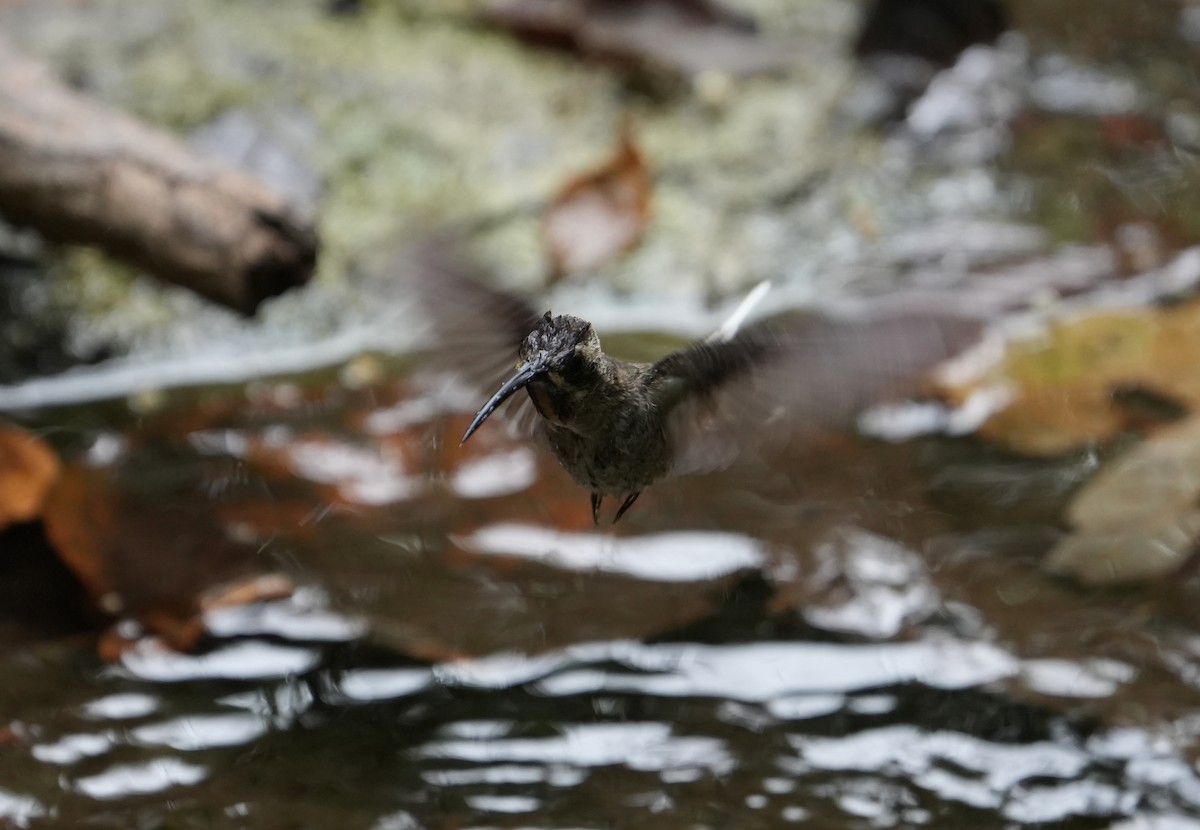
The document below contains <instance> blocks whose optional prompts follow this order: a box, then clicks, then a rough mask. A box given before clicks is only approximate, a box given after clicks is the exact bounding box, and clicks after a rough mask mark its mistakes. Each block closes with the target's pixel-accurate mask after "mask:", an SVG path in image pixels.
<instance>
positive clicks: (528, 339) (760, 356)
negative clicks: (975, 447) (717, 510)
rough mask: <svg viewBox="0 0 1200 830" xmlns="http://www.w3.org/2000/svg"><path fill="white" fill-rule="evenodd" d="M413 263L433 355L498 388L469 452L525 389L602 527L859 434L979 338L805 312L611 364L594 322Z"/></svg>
mask: <svg viewBox="0 0 1200 830" xmlns="http://www.w3.org/2000/svg"><path fill="white" fill-rule="evenodd" d="M406 267H408V268H409V269H410V272H411V274H412V275H413V276H414V279H413V281H412V285H413V287H414V288H415V293H416V294H417V297H418V299H419V300H420V302H421V304H422V305H423V306H424V310H425V311H426V312H427V314H428V316H429V318H430V319H431V321H432V323H433V325H434V327H435V329H436V331H437V336H438V345H439V351H440V353H441V354H442V355H443V356H449V357H450V363H451V365H452V366H453V367H454V368H455V369H456V370H457V371H458V372H459V373H460V374H463V375H465V376H466V377H467V379H468V380H469V381H472V383H473V385H475V386H477V387H480V388H484V387H489V384H490V387H489V388H491V389H494V390H495V391H494V393H493V394H492V395H491V397H490V398H489V399H488V400H487V402H486V403H484V404H483V406H482V407H480V409H479V410H478V412H477V413H476V414H475V417H474V418H473V419H472V421H471V423H470V425H469V426H468V427H467V430H466V432H465V433H464V435H463V437H462V443H466V441H468V440H469V439H470V438H471V436H472V435H474V434H475V432H476V431H477V430H478V429H480V427H481V426H482V425H483V424H484V423H485V422H486V421H487V420H488V419H489V418H490V417H491V416H492V415H493V414H494V413H495V412H496V410H497V409H499V408H500V407H501V406H502V405H503V404H505V402H507V401H510V400H512V399H514V398H515V397H516V396H518V395H519V393H522V392H523V393H524V397H525V403H527V404H528V407H521V408H519V409H518V412H517V413H515V417H516V420H517V421H518V422H523V423H525V424H528V425H529V426H528V428H530V429H531V431H532V432H533V434H534V435H535V436H536V437H537V438H538V439H540V442H541V443H543V444H545V445H546V446H548V448H549V449H550V451H551V452H552V453H553V454H554V455H555V457H556V458H557V459H558V461H559V463H560V464H561V465H562V466H563V468H565V469H566V471H567V472H568V473H569V474H570V476H571V477H572V478H573V479H574V480H575V481H576V482H577V483H578V484H580V485H581V486H583V487H584V488H586V489H587V490H589V491H590V493H591V507H592V519H593V521H594V522H595V523H596V524H599V522H600V513H601V508H602V505H603V501H604V499H606V498H610V497H612V498H616V499H617V500H618V507H617V509H616V512H615V514H614V516H613V519H612V522H613V523H614V524H615V523H616V522H618V521H619V520H620V519H621V517H622V516H624V515H625V513H626V512H627V511H628V510H629V509H630V507H632V506H633V504H634V502H636V501H637V499H638V497H639V496H640V495H641V493H642V492H643V490H645V488H646V487H648V486H650V485H652V484H654V483H656V482H658V481H661V480H662V479H664V478H667V477H669V476H678V475H689V474H695V473H704V472H711V471H715V470H719V469H724V468H726V467H728V466H730V465H731V464H732V463H733V462H734V461H736V460H737V459H738V457H739V456H742V455H745V454H747V453H748V452H749V451H750V450H751V449H753V448H755V447H761V446H763V445H765V444H766V443H768V442H769V440H770V437H771V436H775V437H778V436H780V435H783V436H786V435H788V434H790V433H793V432H796V431H818V430H828V431H837V430H845V429H847V428H849V429H853V427H854V423H855V419H856V418H857V416H858V415H859V414H860V413H861V412H862V411H863V410H865V409H867V408H869V407H870V406H872V405H875V404H878V403H882V402H884V401H888V400H895V399H898V398H908V397H912V396H913V395H914V394H915V393H917V392H918V391H919V390H920V384H921V382H922V376H923V375H924V373H925V372H926V371H927V370H929V369H931V368H932V367H933V366H934V365H936V364H937V363H940V362H941V361H943V360H945V359H947V358H948V357H950V356H952V355H954V354H956V353H957V352H958V351H959V350H961V349H962V348H963V347H965V346H966V345H968V344H970V343H971V342H973V341H974V340H975V339H976V338H977V337H978V336H979V334H980V332H981V329H982V327H981V324H980V322H979V321H978V320H977V319H975V318H971V317H966V316H963V315H960V314H955V313H930V312H923V313H913V312H908V313H900V314H895V313H893V314H889V315H886V316H882V317H877V318H873V319H839V318H836V317H830V316H825V315H821V314H816V313H806V314H800V315H793V316H785V317H780V318H772V319H768V320H764V321H760V322H755V323H753V324H750V325H747V326H745V327H740V328H739V327H738V326H737V325H727V326H722V328H721V329H719V330H718V332H717V333H715V334H714V335H713V336H710V337H709V338H706V339H703V340H697V341H695V342H693V343H690V344H689V345H686V346H684V347H683V348H680V349H678V350H676V351H674V352H671V353H670V354H668V355H666V356H665V357H663V358H662V359H660V360H658V361H656V362H653V363H637V362H630V361H625V360H621V359H619V358H617V357H614V356H612V355H609V354H608V353H606V352H605V351H604V349H603V347H602V346H601V342H600V338H599V336H598V335H597V333H596V331H595V329H594V328H593V326H592V324H591V323H589V322H588V321H587V320H585V319H583V318H581V317H576V316H573V315H570V314H559V315H554V314H552V313H551V312H550V311H545V312H543V313H540V314H539V312H538V310H537V309H536V308H535V307H534V306H533V305H532V304H531V303H530V302H529V301H528V300H526V299H525V298H523V297H521V296H520V295H518V294H515V293H512V292H509V291H505V290H502V289H499V288H496V287H495V286H494V285H493V284H491V281H490V280H489V279H488V278H487V276H486V274H484V273H483V272H481V271H480V270H478V269H476V268H475V267H474V266H472V265H470V264H468V263H466V262H465V261H463V260H459V259H454V258H449V257H447V256H446V254H445V253H444V252H442V251H440V250H434V249H432V248H431V247H427V248H426V249H425V250H423V251H421V252H420V253H419V255H418V256H417V257H416V258H415V259H413V260H410V261H408V262H407V263H406ZM745 305H746V304H745V303H744V304H743V308H742V309H739V313H738V314H736V315H735V317H737V316H740V314H742V313H744V311H745ZM738 322H740V321H738ZM506 366H507V367H510V368H509V369H508V371H509V373H510V374H509V375H508V377H507V379H504V380H502V382H500V379H501V378H503V376H504V372H505V367H506ZM521 409H526V410H527V409H532V415H531V416H530V414H529V413H528V412H527V411H526V412H524V413H523V412H522V411H521Z"/></svg>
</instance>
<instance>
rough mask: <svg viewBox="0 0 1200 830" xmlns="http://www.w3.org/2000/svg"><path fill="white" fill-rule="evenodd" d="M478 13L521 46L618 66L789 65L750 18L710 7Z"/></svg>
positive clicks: (535, 1)
mask: <svg viewBox="0 0 1200 830" xmlns="http://www.w3.org/2000/svg"><path fill="white" fill-rule="evenodd" d="M484 14H485V16H486V18H487V19H488V21H489V22H490V23H492V25H494V26H497V27H499V28H501V29H505V30H507V31H510V32H512V33H513V34H514V35H516V36H517V37H520V38H522V39H524V40H526V41H529V42H532V43H536V44H540V45H546V46H554V47H558V48H564V49H570V50H572V51H574V52H578V53H580V54H583V55H588V56H592V57H596V58H599V59H602V60H605V61H609V62H614V63H617V64H620V65H634V66H654V67H659V68H663V69H668V70H671V71H675V72H680V73H683V74H685V75H695V74H698V73H700V72H704V71H714V72H724V73H727V74H731V75H751V74H757V73H763V72H772V71H777V70H780V69H782V68H785V67H786V66H787V65H788V64H789V63H790V62H791V57H790V55H789V54H788V52H787V50H785V49H784V48H783V46H782V45H781V44H776V43H771V42H770V41H768V40H765V39H764V38H762V37H761V36H760V35H759V34H758V32H757V30H756V27H755V25H754V22H753V21H752V20H751V19H750V18H747V17H745V16H743V15H740V14H737V13H734V12H731V11H729V10H728V9H725V8H724V7H722V6H721V5H719V4H718V3H716V2H713V0H492V2H489V3H488V5H487V7H486V8H485V11H484Z"/></svg>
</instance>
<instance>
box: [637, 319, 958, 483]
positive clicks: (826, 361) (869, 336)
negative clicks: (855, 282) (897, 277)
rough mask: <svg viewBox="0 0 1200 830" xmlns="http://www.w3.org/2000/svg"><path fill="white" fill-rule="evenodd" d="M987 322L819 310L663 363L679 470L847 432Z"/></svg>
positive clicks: (913, 385)
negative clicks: (849, 315) (848, 315)
mask: <svg viewBox="0 0 1200 830" xmlns="http://www.w3.org/2000/svg"><path fill="white" fill-rule="evenodd" d="M981 332H982V324H981V323H980V321H978V320H975V319H972V318H968V317H963V316H955V315H937V314H911V313H910V314H904V315H893V316H889V317H884V318H876V319H836V318H830V317H822V316H817V315H806V316H803V317H799V318H792V319H780V320H771V321H766V322H761V323H757V324H754V325H752V326H750V327H748V328H745V329H743V330H742V331H740V332H738V333H737V334H736V335H734V336H733V337H732V338H730V339H729V340H726V341H724V342H709V341H704V342H700V343H694V344H692V345H691V346H688V347H687V348H684V349H681V350H680V351H677V352H675V353H673V354H671V355H668V356H667V357H666V358H664V359H663V360H661V361H659V362H658V363H656V364H655V365H654V366H653V367H652V368H651V369H650V372H651V373H652V374H653V375H654V376H657V377H658V378H660V382H661V381H665V382H663V383H662V389H663V394H662V397H661V398H660V403H661V404H662V405H663V406H665V407H666V408H667V410H668V412H669V414H668V416H667V426H666V430H667V440H668V442H669V443H670V445H671V448H672V453H673V456H674V460H673V465H672V472H673V473H675V474H676V475H686V474H689V473H701V472H708V471H712V470H718V469H723V468H725V467H728V466H729V465H730V464H732V463H733V462H734V461H735V460H737V458H738V457H739V456H740V455H741V454H743V453H745V452H747V451H755V450H760V449H762V448H764V447H769V446H771V445H772V444H776V445H782V444H784V443H786V442H787V441H788V440H789V439H790V438H792V437H794V436H795V435H796V434H798V433H802V432H813V431H849V430H853V429H854V427H855V422H856V419H857V418H858V416H859V414H861V413H862V412H863V410H865V409H867V408H869V407H871V406H874V405H877V404H880V403H883V402H885V401H891V400H897V399H902V398H908V397H912V396H914V395H916V394H918V393H919V392H920V391H921V385H922V382H923V380H924V377H925V375H926V373H927V372H928V371H929V370H930V369H932V368H933V367H934V366H936V365H937V364H938V363H940V362H942V361H943V360H946V359H947V358H949V357H951V356H953V355H954V354H956V353H958V352H959V351H961V350H962V349H963V348H965V347H966V346H967V345H969V344H971V343H973V342H975V340H977V339H978V338H979V336H980V334H981Z"/></svg>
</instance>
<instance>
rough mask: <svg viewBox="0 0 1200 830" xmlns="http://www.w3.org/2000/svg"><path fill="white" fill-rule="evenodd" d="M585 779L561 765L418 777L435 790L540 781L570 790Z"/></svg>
mask: <svg viewBox="0 0 1200 830" xmlns="http://www.w3.org/2000/svg"><path fill="white" fill-rule="evenodd" d="M585 777H586V775H585V773H584V772H583V771H582V770H578V769H575V768H574V767H568V766H564V765H561V764H552V765H549V766H543V765H538V766H523V765H521V764H496V765H495V766H490V767H464V768H460V769H435V770H426V771H425V772H422V773H421V778H423V779H425V781H427V782H428V783H430V784H433V785H434V786H435V787H469V786H474V785H476V784H490V785H495V784H540V783H542V782H543V781H544V782H546V783H547V784H549V785H550V786H552V787H574V786H577V785H579V784H581V783H582V782H583V779H584V778H585Z"/></svg>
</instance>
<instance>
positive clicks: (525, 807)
mask: <svg viewBox="0 0 1200 830" xmlns="http://www.w3.org/2000/svg"><path fill="white" fill-rule="evenodd" d="M466 802H467V804H469V805H470V806H471V807H474V808H475V809H476V810H485V811H488V812H492V813H532V812H533V811H534V810H536V809H537V808H538V807H539V806H541V802H540V801H539V800H538V799H536V798H532V797H530V796H527V795H469V796H467V798H466Z"/></svg>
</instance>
